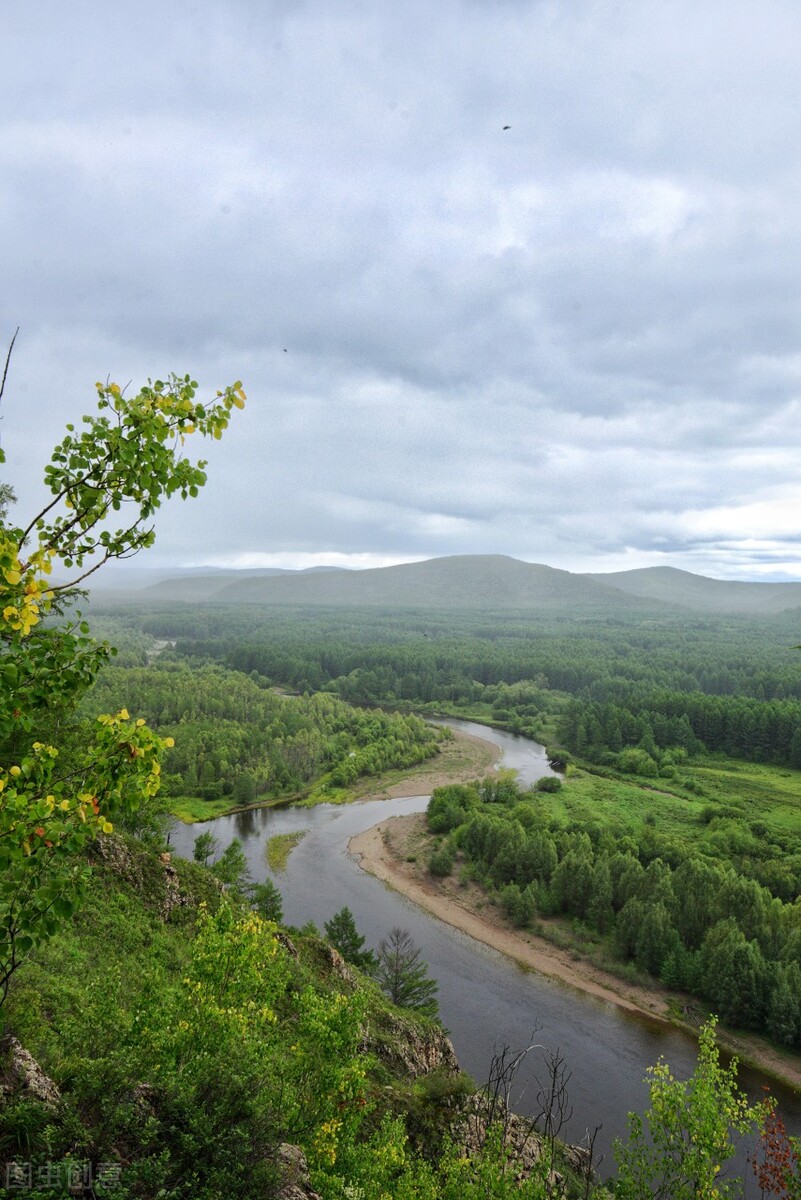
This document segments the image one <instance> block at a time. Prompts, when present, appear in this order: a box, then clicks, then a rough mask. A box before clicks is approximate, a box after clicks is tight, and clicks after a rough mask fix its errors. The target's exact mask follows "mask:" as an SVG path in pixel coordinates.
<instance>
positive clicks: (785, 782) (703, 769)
mask: <svg viewBox="0 0 801 1200" xmlns="http://www.w3.org/2000/svg"><path fill="white" fill-rule="evenodd" d="M692 773H693V775H694V776H695V778H696V779H697V780H698V782H699V783H700V784H701V785H702V786H703V788H704V790H705V792H706V793H707V795H708V797H709V799H710V800H712V801H717V802H719V803H722V804H729V805H733V806H735V807H741V808H742V812H743V816H744V817H745V818H746V819H747V820H749V821H755V820H757V821H764V823H765V824H766V825H767V826H768V827H769V828H772V829H773V830H774V831H775V832H777V833H799V832H801V771H791V770H790V769H789V768H788V767H771V766H766V765H765V764H764V763H747V762H741V761H739V760H736V759H727V758H723V759H717V758H709V759H705V760H703V761H699V762H698V763H697V764H695V763H693V766H692Z"/></svg>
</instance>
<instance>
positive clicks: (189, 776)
mask: <svg viewBox="0 0 801 1200" xmlns="http://www.w3.org/2000/svg"><path fill="white" fill-rule="evenodd" d="M123 697H124V698H125V703H126V704H128V705H129V707H131V708H132V709H133V708H135V709H136V710H137V711H138V712H141V713H142V714H143V715H144V716H145V717H146V718H147V720H148V722H149V723H150V724H151V725H152V727H153V728H154V729H157V730H158V731H159V733H160V734H162V735H165V734H166V735H169V736H171V737H172V738H173V740H174V743H175V744H174V746H173V747H172V748H171V749H170V752H169V754H168V755H167V756H166V759H165V763H164V772H165V775H166V776H167V778H168V779H169V781H170V784H169V787H170V791H171V792H172V793H173V794H175V795H177V796H183V795H192V794H194V795H196V796H199V797H201V798H203V799H204V800H206V801H207V802H209V803H213V802H216V801H217V800H219V799H220V798H221V797H225V799H226V804H225V807H226V808H232V807H234V806H235V805H236V804H237V803H239V802H240V801H241V799H242V795H241V788H242V783H241V781H242V780H243V779H246V780H247V791H248V797H249V798H255V799H267V798H269V797H275V796H282V795H287V794H297V793H304V792H307V791H309V790H310V788H311V787H313V786H315V785H316V786H318V787H319V788H320V789H321V791H322V792H323V794H324V795H325V796H326V797H327V798H329V799H330V798H331V791H330V789H333V788H338V787H346V786H347V785H348V784H350V783H352V782H353V781H354V780H356V779H358V778H360V777H362V776H366V775H367V776H369V775H375V774H378V773H380V772H382V771H385V770H389V769H394V768H398V767H407V766H413V765H415V764H417V763H419V762H424V761H425V760H426V759H427V758H430V757H432V756H433V755H435V754H437V752H438V747H439V743H440V740H441V734H440V731H438V730H436V729H434V728H433V727H432V726H430V725H426V724H425V723H424V722H423V721H421V720H420V719H419V718H418V717H413V716H402V715H398V714H389V713H383V712H380V711H376V710H371V711H369V712H365V711H362V710H360V709H354V708H352V707H351V706H350V705H348V704H345V703H343V702H342V701H341V700H338V699H336V698H335V697H334V696H330V695H325V694H319V695H315V696H279V695H277V694H276V693H275V692H274V691H272V690H271V689H270V688H267V687H265V686H263V681H257V680H254V679H250V678H248V677H246V676H244V675H242V674H240V673H239V672H237V671H231V670H225V669H223V668H221V667H219V666H212V665H210V664H208V663H204V664H200V663H198V664H195V665H194V667H190V666H189V665H187V664H186V663H185V662H181V663H177V662H173V661H170V660H169V659H168V658H166V657H160V658H159V659H158V660H157V661H156V662H155V663H153V664H151V665H150V666H149V667H147V668H141V667H140V668H131V669H127V670H126V669H121V668H117V667H116V666H109V667H106V669H105V670H104V671H103V673H102V674H101V675H100V677H99V678H98V680H97V682H96V684H95V686H94V688H93V689H92V691H91V692H90V693H89V694H88V695H87V696H86V697H85V699H84V701H83V704H82V707H81V711H82V713H83V714H85V716H86V717H92V716H94V714H95V713H96V712H97V711H98V710H100V709H105V708H108V707H110V706H111V707H113V706H114V705H115V704H116V703H117V702H118V701H121V699H122V698H123ZM325 789H329V790H328V791H325ZM251 793H252V796H251Z"/></svg>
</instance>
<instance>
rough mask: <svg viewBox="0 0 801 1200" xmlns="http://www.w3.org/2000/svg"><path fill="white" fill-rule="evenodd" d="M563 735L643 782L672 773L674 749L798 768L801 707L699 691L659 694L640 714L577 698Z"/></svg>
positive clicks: (585, 753)
mask: <svg viewBox="0 0 801 1200" xmlns="http://www.w3.org/2000/svg"><path fill="white" fill-rule="evenodd" d="M561 737H562V740H563V742H564V744H565V745H566V746H567V747H568V749H570V750H572V751H573V752H574V753H575V754H577V755H578V756H579V757H581V758H584V759H588V760H590V761H591V762H600V763H615V764H616V765H618V766H619V767H620V768H621V769H622V770H630V771H631V772H633V773H635V774H638V775H644V776H649V775H657V774H662V775H668V776H669V775H672V774H673V773H674V772H673V765H674V763H675V755H671V754H667V755H666V754H665V751H673V750H676V749H680V750H683V751H685V752H686V753H687V754H697V753H699V752H702V751H710V752H716V751H721V752H723V753H724V754H728V755H731V756H732V757H735V758H744V759H747V760H748V761H749V762H767V763H776V764H778V765H782V766H790V767H796V768H801V702H799V701H798V700H770V701H760V700H754V699H750V698H747V697H744V696H705V695H703V694H702V693H700V692H660V693H654V694H652V695H650V696H647V697H643V699H642V700H641V702H640V703H638V704H637V705H636V708H633V707H631V706H629V705H627V704H599V703H597V702H593V701H589V702H588V701H581V700H578V701H573V702H571V704H570V705H569V706H568V708H567V710H566V712H565V714H564V718H563V721H562V724H561ZM632 750H636V751H639V752H640V753H632ZM660 767H661V768H662V769H660ZM665 767H667V768H668V769H667V770H665Z"/></svg>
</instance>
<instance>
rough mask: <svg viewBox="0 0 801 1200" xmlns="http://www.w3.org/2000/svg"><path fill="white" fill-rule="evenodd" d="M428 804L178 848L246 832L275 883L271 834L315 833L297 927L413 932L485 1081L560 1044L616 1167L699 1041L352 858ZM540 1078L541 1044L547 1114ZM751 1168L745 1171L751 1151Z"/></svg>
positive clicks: (576, 1126) (294, 870)
mask: <svg viewBox="0 0 801 1200" xmlns="http://www.w3.org/2000/svg"><path fill="white" fill-rule="evenodd" d="M447 723H448V724H450V725H452V726H453V727H454V728H456V729H458V730H462V731H464V732H466V733H471V734H474V735H478V736H481V737H483V738H485V739H486V740H488V741H491V742H493V743H494V744H495V745H496V746H499V747H500V749H501V751H502V758H501V760H500V764H499V765H501V766H504V767H512V768H514V769H515V770H517V771H518V772H519V778H520V780H521V782H523V783H532V782H534V781H535V780H536V779H538V778H540V776H542V775H545V774H551V773H552V772H551V770H550V767H549V766H548V762H547V759H546V757H545V751H544V750H543V748H542V747H541V746H538V745H537V744H536V743H534V742H531V741H529V740H527V739H525V738H522V737H518V736H516V735H512V734H505V733H500V732H499V731H497V730H494V729H489V728H487V727H485V726H482V725H475V724H473V723H471V722H466V721H453V722H450V721H449V722H447ZM426 803H427V797H421V796H415V797H406V798H400V799H395V800H378V801H367V802H364V803H359V804H351V805H345V806H336V805H319V806H318V807H316V808H312V809H297V808H286V809H265V808H262V809H251V810H249V811H247V812H241V813H235V814H232V815H231V816H228V817H219V818H217V819H216V820H215V821H213V822H208V823H205V824H203V825H181V826H179V827H178V828H177V829H176V830H175V831H174V832H173V835H172V844H173V847H174V849H175V851H176V852H177V853H178V854H182V855H184V856H186V857H188V858H189V857H191V854H192V846H193V844H194V840H195V837H196V836H197V835H198V834H199V833H200V832H202V831H205V830H209V829H212V830H213V832H214V834H215V835H216V837H217V838H218V839H219V841H220V844H221V846H222V847H225V846H226V845H227V844H228V843H229V842H230V841H231V840H232V839H233V838H234V837H238V838H239V839H240V840H241V841H242V843H243V846H244V850H245V853H246V855H247V858H248V862H249V865H250V871H251V874H252V876H253V878H254V879H256V880H263V879H264V878H265V877H266V876H267V875H268V874H269V872H268V869H267V867H266V864H265V853H264V852H265V845H266V842H267V840H268V839H269V838H271V837H273V836H274V835H275V834H277V833H285V832H291V831H294V830H305V831H306V836H305V837H304V838H303V840H302V841H301V842H300V844H299V845H298V846H297V847H296V849H295V850H293V851H292V854H291V855H290V857H289V862H288V866H287V870H286V871H285V872H284V873H282V874H281V875H276V876H274V880H275V882H276V884H277V885H278V887H279V888H280V891H281V895H282V897H283V903H284V920H285V921H286V922H287V923H288V924H290V925H296V926H300V925H303V924H305V923H306V922H307V921H313V922H314V923H315V924H316V925H317V926H318V928H320V929H322V927H323V924H324V923H325V921H327V920H328V919H329V918H330V916H331V915H332V914H333V913H334V912H336V911H337V910H338V909H340V908H342V906H343V905H346V904H347V905H348V907H349V908H350V909H351V911H352V912H353V915H354V917H355V920H356V925H357V927H358V929H359V931H360V932H361V933H363V934H366V936H367V941H368V944H369V945H372V946H377V945H378V943H379V941H380V940H381V938H382V937H385V936H386V935H387V933H388V932H389V930H390V929H392V928H393V926H401V927H402V928H404V929H408V931H409V932H410V933H411V935H412V937H413V938H414V940H415V942H416V943H417V944H418V946H420V948H421V950H422V953H423V957H424V958H425V960H426V962H427V963H428V965H429V972H430V974H431V975H432V976H434V977H435V978H436V979H437V981H438V983H439V995H438V999H439V1006H440V1014H441V1017H442V1021H443V1023H444V1024H445V1026H446V1027H447V1029H448V1030H449V1032H450V1035H451V1039H452V1041H453V1044H454V1047H455V1049H456V1053H457V1055H458V1057H459V1061H460V1063H461V1064H462V1066H463V1067H464V1069H465V1070H466V1071H468V1072H469V1073H470V1074H471V1075H472V1076H473V1077H474V1078H475V1079H476V1080H477V1081H478V1082H484V1081H485V1080H486V1079H487V1074H488V1068H489V1064H490V1060H491V1058H492V1056H493V1053H494V1052H496V1051H498V1050H500V1049H502V1048H503V1047H504V1046H507V1045H508V1046H510V1047H511V1048H512V1049H513V1050H518V1049H521V1048H523V1047H525V1046H528V1045H530V1044H532V1043H537V1044H540V1045H544V1046H547V1047H549V1048H550V1049H551V1050H552V1051H553V1050H556V1049H557V1048H558V1049H559V1051H560V1052H561V1054H562V1055H563V1056H564V1059H565V1063H566V1066H567V1068H568V1069H569V1071H570V1072H571V1076H570V1080H569V1085H568V1087H569V1095H570V1103H571V1105H572V1109H573V1113H572V1116H571V1118H570V1120H569V1121H568V1122H567V1124H566V1125H565V1128H564V1129H563V1130H562V1135H561V1136H562V1137H564V1138H566V1139H567V1140H569V1141H573V1142H580V1141H581V1140H582V1138H583V1137H584V1136H585V1134H586V1132H587V1130H588V1128H589V1130H590V1132H591V1131H592V1130H593V1129H594V1128H595V1126H596V1125H598V1124H600V1123H601V1122H602V1123H603V1124H602V1128H601V1131H600V1133H599V1134H598V1138H597V1141H596V1152H599V1153H601V1154H603V1155H604V1156H605V1157H604V1162H603V1164H602V1165H601V1167H600V1173H601V1175H602V1176H603V1175H604V1174H607V1173H610V1172H611V1170H612V1153H611V1147H612V1142H613V1141H614V1138H615V1137H618V1136H621V1135H622V1134H623V1133H624V1132H625V1127H626V1114H627V1112H629V1111H631V1110H638V1111H640V1112H642V1111H643V1109H644V1108H645V1107H646V1104H647V1099H648V1095H647V1089H646V1086H645V1084H644V1082H643V1079H644V1074H645V1069H646V1067H647V1066H648V1065H649V1064H652V1063H655V1062H656V1060H657V1059H658V1058H659V1056H660V1055H664V1057H665V1058H666V1059H667V1060H668V1062H669V1063H670V1065H671V1067H672V1069H673V1072H674V1074H675V1075H677V1076H678V1077H686V1076H687V1075H689V1074H690V1073H691V1072H692V1070H693V1069H694V1066H695V1043H694V1042H693V1040H692V1039H691V1038H690V1037H689V1036H687V1035H685V1034H683V1033H682V1032H681V1031H679V1030H676V1029H673V1028H670V1027H668V1026H666V1025H664V1024H663V1023H661V1022H658V1021H656V1020H649V1019H648V1018H647V1017H641V1016H636V1015H633V1014H631V1013H626V1012H623V1011H622V1010H621V1009H619V1008H617V1007H616V1006H615V1005H613V1004H610V1003H608V1002H605V1001H603V1000H598V999H595V998H594V997H591V996H587V995H585V994H584V993H582V992H578V991H576V990H574V989H573V988H571V987H568V986H567V985H563V984H560V983H558V982H557V981H554V980H551V979H550V978H547V977H545V976H542V975H538V974H536V973H533V972H528V971H524V970H523V969H522V968H520V967H518V966H516V965H515V964H514V963H511V962H510V961H509V960H508V959H506V958H504V957H502V956H501V955H500V954H498V953H496V952H495V951H493V950H491V949H490V948H488V947H485V946H483V945H481V944H480V943H478V942H476V941H474V940H473V939H472V938H470V937H468V936H467V935H466V934H463V933H461V932H460V931H459V930H456V929H454V928H452V927H451V926H449V925H446V924H444V923H443V922H441V921H438V920H437V919H436V918H434V917H432V916H430V915H429V914H428V913H426V912H424V911H422V910H421V909H419V908H417V907H416V906H415V905H413V904H411V903H410V902H409V901H407V900H406V899H404V897H403V896H401V895H399V894H398V893H396V892H394V891H392V890H391V889H389V888H388V887H386V886H385V885H384V884H382V883H381V882H379V881H378V880H377V879H374V878H373V877H372V876H371V875H368V874H366V873H365V872H364V871H362V870H361V869H360V868H359V866H358V865H357V863H356V862H355V861H354V860H353V859H352V858H351V857H349V855H348V852H347V845H348V841H349V839H350V838H351V837H353V836H354V835H355V834H357V833H360V832H362V831H363V830H365V829H369V828H370V827H371V826H372V825H375V824H376V823H377V822H378V821H381V820H384V819H386V818H387V817H390V816H400V815H406V814H407V813H415V812H421V811H422V810H424V809H425V806H426ZM538 1074H539V1075H540V1076H543V1057H542V1054H541V1052H540V1051H532V1053H531V1054H529V1055H528V1057H527V1058H526V1060H525V1063H524V1066H523V1068H522V1069H521V1071H520V1072H519V1074H518V1077H517V1080H516V1085H515V1089H514V1091H513V1094H512V1102H513V1107H514V1108H515V1109H516V1110H517V1111H518V1112H521V1113H527V1112H529V1113H530V1112H532V1111H535V1106H536V1096H537V1091H538V1085H537V1075H538ZM740 1082H741V1084H742V1085H743V1086H744V1087H745V1088H746V1089H747V1090H748V1092H749V1093H750V1094H751V1095H752V1096H754V1097H756V1096H757V1095H758V1094H759V1090H760V1088H761V1085H762V1084H763V1082H765V1080H764V1079H763V1078H762V1076H760V1075H759V1073H758V1072H755V1071H750V1070H746V1069H745V1068H741V1071H740ZM770 1088H771V1092H772V1093H773V1094H774V1095H777V1096H778V1098H779V1101H780V1107H781V1110H782V1113H783V1115H784V1118H785V1121H786V1123H787V1126H788V1129H789V1131H790V1132H791V1133H795V1134H798V1133H801V1096H799V1095H798V1094H797V1093H795V1092H792V1091H790V1090H789V1089H783V1088H780V1087H778V1086H777V1085H776V1084H774V1083H772V1082H771V1084H770ZM740 1169H741V1170H745V1148H743V1152H742V1154H741V1156H740Z"/></svg>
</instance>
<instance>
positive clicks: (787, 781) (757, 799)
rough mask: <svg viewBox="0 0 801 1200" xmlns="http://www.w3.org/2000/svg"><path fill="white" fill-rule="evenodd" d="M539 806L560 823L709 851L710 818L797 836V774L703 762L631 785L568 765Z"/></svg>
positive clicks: (800, 792) (800, 785) (800, 799)
mask: <svg viewBox="0 0 801 1200" xmlns="http://www.w3.org/2000/svg"><path fill="white" fill-rule="evenodd" d="M547 805H548V810H549V811H550V812H552V813H553V814H554V815H555V816H558V817H561V818H563V819H564V820H566V821H581V822H594V823H600V824H601V825H605V826H610V827H611V828H612V829H613V830H615V831H616V832H618V833H620V834H624V833H626V832H630V833H632V834H636V833H641V832H642V829H643V827H644V826H647V825H653V826H654V827H655V828H656V829H658V831H659V833H660V834H663V835H667V836H668V837H669V838H670V839H671V840H673V841H676V842H678V843H680V844H683V845H684V846H686V847H687V848H688V849H689V848H690V847H691V846H693V845H696V844H700V843H709V844H710V848H711V843H712V841H713V840H714V836H715V825H714V823H712V825H711V828H710V821H711V819H712V818H714V817H716V816H717V817H720V818H732V819H734V820H739V821H741V822H744V823H745V825H746V826H747V825H749V824H750V823H751V822H754V821H758V822H762V823H764V825H765V826H766V830H767V833H768V834H769V835H770V834H776V835H787V834H796V835H797V834H799V833H801V771H791V770H789V769H787V768H786V767H772V766H768V765H765V764H758V763H745V762H741V761H739V760H736V759H727V758H722V757H721V758H711V757H709V758H703V759H696V760H693V761H692V762H689V763H686V764H684V765H683V766H681V767H679V768H678V770H677V776H676V778H675V779H652V780H651V779H649V780H645V779H641V780H637V779H626V778H622V777H620V776H618V777H613V776H612V775H611V774H608V775H607V774H597V773H595V772H594V771H589V770H586V769H585V768H583V767H578V766H573V767H571V769H570V772H569V774H568V776H567V780H566V784H565V786H564V787H563V788H562V790H561V791H560V792H557V793H555V794H553V795H549V796H548V799H547ZM758 836H759V835H758Z"/></svg>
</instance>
